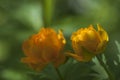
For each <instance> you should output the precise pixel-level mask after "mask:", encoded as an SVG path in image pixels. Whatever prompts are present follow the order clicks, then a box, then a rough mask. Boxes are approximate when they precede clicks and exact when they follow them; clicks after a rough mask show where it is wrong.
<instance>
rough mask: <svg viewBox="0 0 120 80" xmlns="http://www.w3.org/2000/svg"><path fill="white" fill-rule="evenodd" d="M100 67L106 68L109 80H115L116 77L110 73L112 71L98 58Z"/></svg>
mask: <svg viewBox="0 0 120 80" xmlns="http://www.w3.org/2000/svg"><path fill="white" fill-rule="evenodd" d="M96 57H97V59H98V61H99V63H100V65H101V66H102V67H103V68H104V70H105V71H106V73H107V74H108V78H109V80H115V77H114V76H113V74H112V73H111V72H110V70H109V69H108V68H107V66H106V64H105V63H104V62H103V61H102V59H101V58H100V56H99V55H98V56H96Z"/></svg>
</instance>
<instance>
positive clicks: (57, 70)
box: [56, 68, 64, 80]
mask: <svg viewBox="0 0 120 80" xmlns="http://www.w3.org/2000/svg"><path fill="white" fill-rule="evenodd" d="M56 72H57V74H58V76H59V78H60V80H64V79H63V77H62V75H61V73H60V71H59V69H58V68H56Z"/></svg>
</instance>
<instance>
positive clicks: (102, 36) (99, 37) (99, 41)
mask: <svg viewBox="0 0 120 80" xmlns="http://www.w3.org/2000/svg"><path fill="white" fill-rule="evenodd" d="M97 28H98V31H96V30H95V29H94V28H93V26H92V25H90V26H89V27H88V28H81V29H79V30H78V31H76V32H74V33H73V34H72V36H71V40H72V47H73V49H74V51H75V54H72V53H67V54H68V55H70V56H72V57H74V58H75V59H77V60H79V61H89V60H91V59H92V57H94V56H95V55H97V54H100V53H101V52H102V51H103V50H104V48H105V46H106V43H107V42H108V41H109V39H108V34H107V32H106V31H105V30H104V29H103V28H102V27H101V26H100V25H97Z"/></svg>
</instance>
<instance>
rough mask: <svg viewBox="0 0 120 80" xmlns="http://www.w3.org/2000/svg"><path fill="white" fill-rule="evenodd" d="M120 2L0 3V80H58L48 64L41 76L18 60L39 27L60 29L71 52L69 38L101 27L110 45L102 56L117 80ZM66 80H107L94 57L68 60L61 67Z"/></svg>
mask: <svg viewBox="0 0 120 80" xmlns="http://www.w3.org/2000/svg"><path fill="white" fill-rule="evenodd" d="M119 15H120V0H0V80H59V79H58V76H57V74H56V72H55V70H54V69H53V67H52V66H51V65H49V66H47V67H46V68H45V69H44V70H43V71H42V72H41V73H38V72H35V71H32V70H31V69H29V68H28V67H26V65H25V64H23V63H21V61H20V59H21V57H23V56H24V54H23V51H22V43H23V41H24V40H26V39H27V38H28V37H30V36H31V35H32V34H35V33H37V32H38V31H39V30H40V28H41V27H52V28H54V29H56V30H58V29H62V30H63V33H64V35H65V37H66V39H67V46H66V50H71V51H72V48H71V43H70V42H71V41H70V35H71V33H72V32H74V31H76V30H77V29H79V28H81V27H87V26H89V25H90V24H93V25H94V26H95V27H96V24H98V23H99V24H100V25H101V26H103V28H104V29H105V30H106V31H107V32H108V34H109V37H110V42H109V44H108V46H107V49H106V50H105V52H104V53H105V54H104V55H101V57H102V59H103V61H104V62H105V63H106V65H107V66H108V68H109V69H110V70H111V72H112V73H113V74H114V75H115V77H116V80H120V77H119V74H120V27H119V25H120V16H119ZM60 70H61V73H62V75H63V77H64V78H65V80H108V79H107V78H108V76H107V74H106V73H105V71H104V69H103V68H102V67H101V66H100V65H99V63H98V61H97V60H96V59H95V58H94V59H93V60H92V61H91V62H88V63H82V62H77V61H76V60H74V59H72V58H71V59H69V60H68V61H67V62H66V64H64V65H62V66H61V67H60Z"/></svg>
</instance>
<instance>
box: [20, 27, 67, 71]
mask: <svg viewBox="0 0 120 80" xmlns="http://www.w3.org/2000/svg"><path fill="white" fill-rule="evenodd" d="M65 43H66V41H65V39H64V36H63V34H62V32H61V31H59V34H57V33H56V32H55V31H54V30H53V29H51V28H42V29H41V30H40V32H39V33H37V34H34V35H33V36H32V37H31V38H29V39H28V40H26V41H25V42H24V43H23V51H24V53H25V55H26V57H24V58H22V62H23V63H26V64H28V65H29V66H30V67H31V68H33V69H35V70H37V71H40V70H41V69H43V68H44V67H45V66H46V65H47V64H49V63H53V64H54V66H55V67H58V66H59V65H60V64H62V63H63V62H64V61H65V56H64V54H62V51H63V47H64V45H65Z"/></svg>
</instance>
